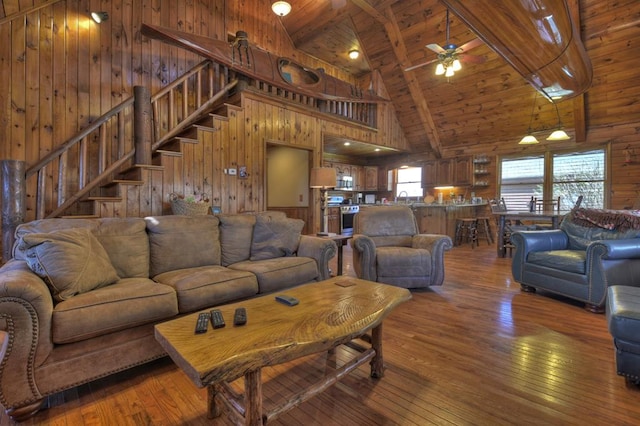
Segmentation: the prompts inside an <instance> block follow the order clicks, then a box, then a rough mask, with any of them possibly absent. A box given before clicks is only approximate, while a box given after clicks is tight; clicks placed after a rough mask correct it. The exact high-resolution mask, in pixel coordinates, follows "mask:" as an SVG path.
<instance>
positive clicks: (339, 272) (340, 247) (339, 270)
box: [337, 243, 342, 275]
mask: <svg viewBox="0 0 640 426" xmlns="http://www.w3.org/2000/svg"><path fill="white" fill-rule="evenodd" d="M337 274H338V275H342V243H340V244H338V272H337Z"/></svg>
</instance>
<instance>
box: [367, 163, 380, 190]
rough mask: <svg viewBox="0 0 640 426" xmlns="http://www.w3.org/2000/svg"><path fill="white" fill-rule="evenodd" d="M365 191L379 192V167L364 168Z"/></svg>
mask: <svg viewBox="0 0 640 426" xmlns="http://www.w3.org/2000/svg"><path fill="white" fill-rule="evenodd" d="M364 190H365V191H377V190H378V167H377V166H365V167H364Z"/></svg>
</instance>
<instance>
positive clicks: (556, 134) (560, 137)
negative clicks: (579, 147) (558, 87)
mask: <svg viewBox="0 0 640 426" xmlns="http://www.w3.org/2000/svg"><path fill="white" fill-rule="evenodd" d="M552 102H553V106H555V107H556V116H557V117H558V128H557V129H556V130H554V131H553V133H551V134H550V135H549V137H548V138H547V140H548V141H566V140H569V139H571V138H570V137H569V135H568V134H567V132H565V131H564V130H562V121H560V112H559V111H558V104H556V103H555V102H554V101H552Z"/></svg>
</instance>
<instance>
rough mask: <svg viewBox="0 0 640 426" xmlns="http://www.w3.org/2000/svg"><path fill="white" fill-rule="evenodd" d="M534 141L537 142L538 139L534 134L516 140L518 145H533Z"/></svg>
mask: <svg viewBox="0 0 640 426" xmlns="http://www.w3.org/2000/svg"><path fill="white" fill-rule="evenodd" d="M536 143H539V142H538V139H536V137H535V136H533V135H531V134H529V135H526V136H525V137H523V138H522V139H520V142H518V145H533V144H536Z"/></svg>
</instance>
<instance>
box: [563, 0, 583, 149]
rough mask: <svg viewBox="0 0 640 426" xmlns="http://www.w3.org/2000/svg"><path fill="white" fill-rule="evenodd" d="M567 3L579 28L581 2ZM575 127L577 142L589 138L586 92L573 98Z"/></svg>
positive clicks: (573, 0) (569, 1)
mask: <svg viewBox="0 0 640 426" xmlns="http://www.w3.org/2000/svg"><path fill="white" fill-rule="evenodd" d="M567 5H568V6H569V14H570V16H571V20H572V21H573V25H575V27H576V28H578V29H579V28H581V20H580V4H579V2H578V0H568V1H567ZM581 38H582V40H583V41H584V39H585V37H584V34H581ZM573 128H574V131H575V136H576V142H584V141H586V140H587V119H586V106H585V96H584V93H583V94H581V95H580V96H576V97H575V98H573Z"/></svg>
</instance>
